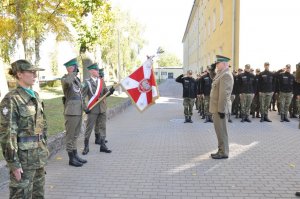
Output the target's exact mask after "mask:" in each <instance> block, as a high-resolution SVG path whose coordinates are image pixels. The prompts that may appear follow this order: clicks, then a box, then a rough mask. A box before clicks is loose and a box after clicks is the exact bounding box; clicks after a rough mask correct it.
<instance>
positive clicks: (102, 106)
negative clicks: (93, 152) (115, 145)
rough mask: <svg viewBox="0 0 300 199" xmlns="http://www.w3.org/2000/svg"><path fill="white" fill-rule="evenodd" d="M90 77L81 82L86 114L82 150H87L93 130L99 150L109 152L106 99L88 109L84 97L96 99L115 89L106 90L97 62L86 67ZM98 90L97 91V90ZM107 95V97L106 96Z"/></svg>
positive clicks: (85, 152) (102, 74) (86, 152)
mask: <svg viewBox="0 0 300 199" xmlns="http://www.w3.org/2000/svg"><path fill="white" fill-rule="evenodd" d="M87 69H88V71H89V73H90V74H91V77H90V78H88V79H86V80H85V81H84V83H83V88H82V97H83V106H84V111H85V113H86V114H88V116H87V117H88V119H87V124H86V129H85V134H84V150H83V152H82V154H83V155H86V154H88V152H89V139H90V136H91V132H92V130H93V129H94V131H95V137H96V140H95V144H100V152H105V153H111V150H109V149H108V148H107V146H106V145H105V138H106V110H107V106H106V99H103V100H102V101H101V102H100V103H98V104H97V105H95V106H94V107H93V108H92V109H89V107H90V106H89V104H88V105H86V103H85V98H86V97H88V99H89V101H90V100H91V99H92V98H93V99H98V98H101V97H102V96H104V95H105V94H106V93H107V92H109V94H108V96H109V95H111V94H113V92H114V91H115V89H114V88H113V87H111V88H110V89H109V91H108V89H107V87H106V85H105V82H104V80H103V76H104V73H103V69H101V70H99V67H98V64H96V63H95V64H92V65H90V66H88V67H87ZM97 91H98V92H97ZM108 96H107V97H108Z"/></svg>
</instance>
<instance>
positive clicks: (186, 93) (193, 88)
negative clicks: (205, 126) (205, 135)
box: [175, 70, 197, 123]
mask: <svg viewBox="0 0 300 199" xmlns="http://www.w3.org/2000/svg"><path fill="white" fill-rule="evenodd" d="M175 81H176V82H178V83H181V84H182V87H183V107H184V117H185V120H184V123H193V121H192V115H193V106H194V103H195V98H196V96H197V83H196V80H195V79H194V78H193V72H192V71H191V70H188V71H187V75H186V76H185V77H184V75H183V74H182V75H179V76H178V77H177V78H176V80H175Z"/></svg>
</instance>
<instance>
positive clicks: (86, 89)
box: [82, 78, 108, 114]
mask: <svg viewBox="0 0 300 199" xmlns="http://www.w3.org/2000/svg"><path fill="white" fill-rule="evenodd" d="M98 80H101V83H102V84H103V85H102V91H101V93H100V98H101V97H102V96H104V95H105V94H106V93H107V92H108V89H107V87H106V84H105V82H104V80H103V79H102V78H99V79H98ZM96 90H97V84H96V82H94V80H93V79H92V78H89V79H86V80H85V81H84V82H83V86H82V97H83V107H84V109H87V103H86V97H88V100H90V99H91V98H92V97H93V95H94V94H95V93H96ZM106 109H107V105H106V99H105V98H104V99H103V100H102V101H101V102H100V103H98V104H97V105H96V106H95V107H94V108H93V109H92V110H91V113H95V114H99V113H104V112H106Z"/></svg>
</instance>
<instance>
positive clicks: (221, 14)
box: [220, 0, 224, 24]
mask: <svg viewBox="0 0 300 199" xmlns="http://www.w3.org/2000/svg"><path fill="white" fill-rule="evenodd" d="M223 14H224V6H223V0H220V24H221V23H222V22H223Z"/></svg>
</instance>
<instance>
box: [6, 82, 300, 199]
mask: <svg viewBox="0 0 300 199" xmlns="http://www.w3.org/2000/svg"><path fill="white" fill-rule="evenodd" d="M181 94H182V86H181V85H180V84H178V83H176V82H175V81H174V80H167V81H166V82H164V83H163V84H162V85H161V86H160V95H161V97H160V99H159V100H158V101H157V104H155V105H153V106H152V107H150V108H149V109H147V110H146V111H145V112H144V113H139V112H138V111H137V109H136V108H135V107H134V106H131V107H129V108H128V109H127V110H126V111H125V112H123V113H120V114H119V115H118V116H116V117H114V118H113V119H111V120H110V121H108V123H107V126H108V129H107V134H108V137H107V139H108V143H107V145H108V147H109V148H110V149H112V151H113V152H112V153H111V154H104V153H100V152H99V145H95V144H94V136H92V137H91V138H92V139H91V140H90V153H89V154H88V155H87V156H85V158H86V159H87V160H88V163H87V164H85V165H84V166H83V167H82V168H74V167H70V166H68V158H67V154H66V152H65V151H61V152H59V153H58V154H57V155H55V156H54V157H53V158H52V159H51V160H50V161H49V164H48V166H47V177H46V198H48V199H65V198H69V199H79V198H84V199H96V198H103V199H106V198H132V199H133V198H135V199H142V198H158V199H183V198H189V199H196V198H216V199H217V198H228V199H231V198H253V199H258V198H296V197H294V193H295V191H297V190H300V152H299V148H300V146H299V145H300V130H299V129H298V120H297V119H293V120H292V121H291V122H290V123H286V122H285V123H281V122H279V116H278V115H277V113H275V112H271V114H270V117H271V119H272V120H273V122H272V123H266V122H264V123H260V122H259V119H254V121H253V122H252V123H241V122H240V119H235V118H234V119H233V123H232V124H229V141H230V157H229V159H226V160H213V159H211V158H210V157H209V154H210V153H212V152H215V151H216V148H217V139H216V135H215V132H214V129H213V124H211V123H209V124H205V123H203V122H204V121H203V120H201V119H200V117H199V116H198V114H197V113H196V111H194V116H193V120H194V123H193V124H184V123H183V106H182V98H181ZM78 145H79V146H80V151H81V150H82V148H83V140H82V138H81V139H80V140H79V143H78ZM0 198H1V199H2V198H8V187H7V186H5V187H2V189H0Z"/></svg>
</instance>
